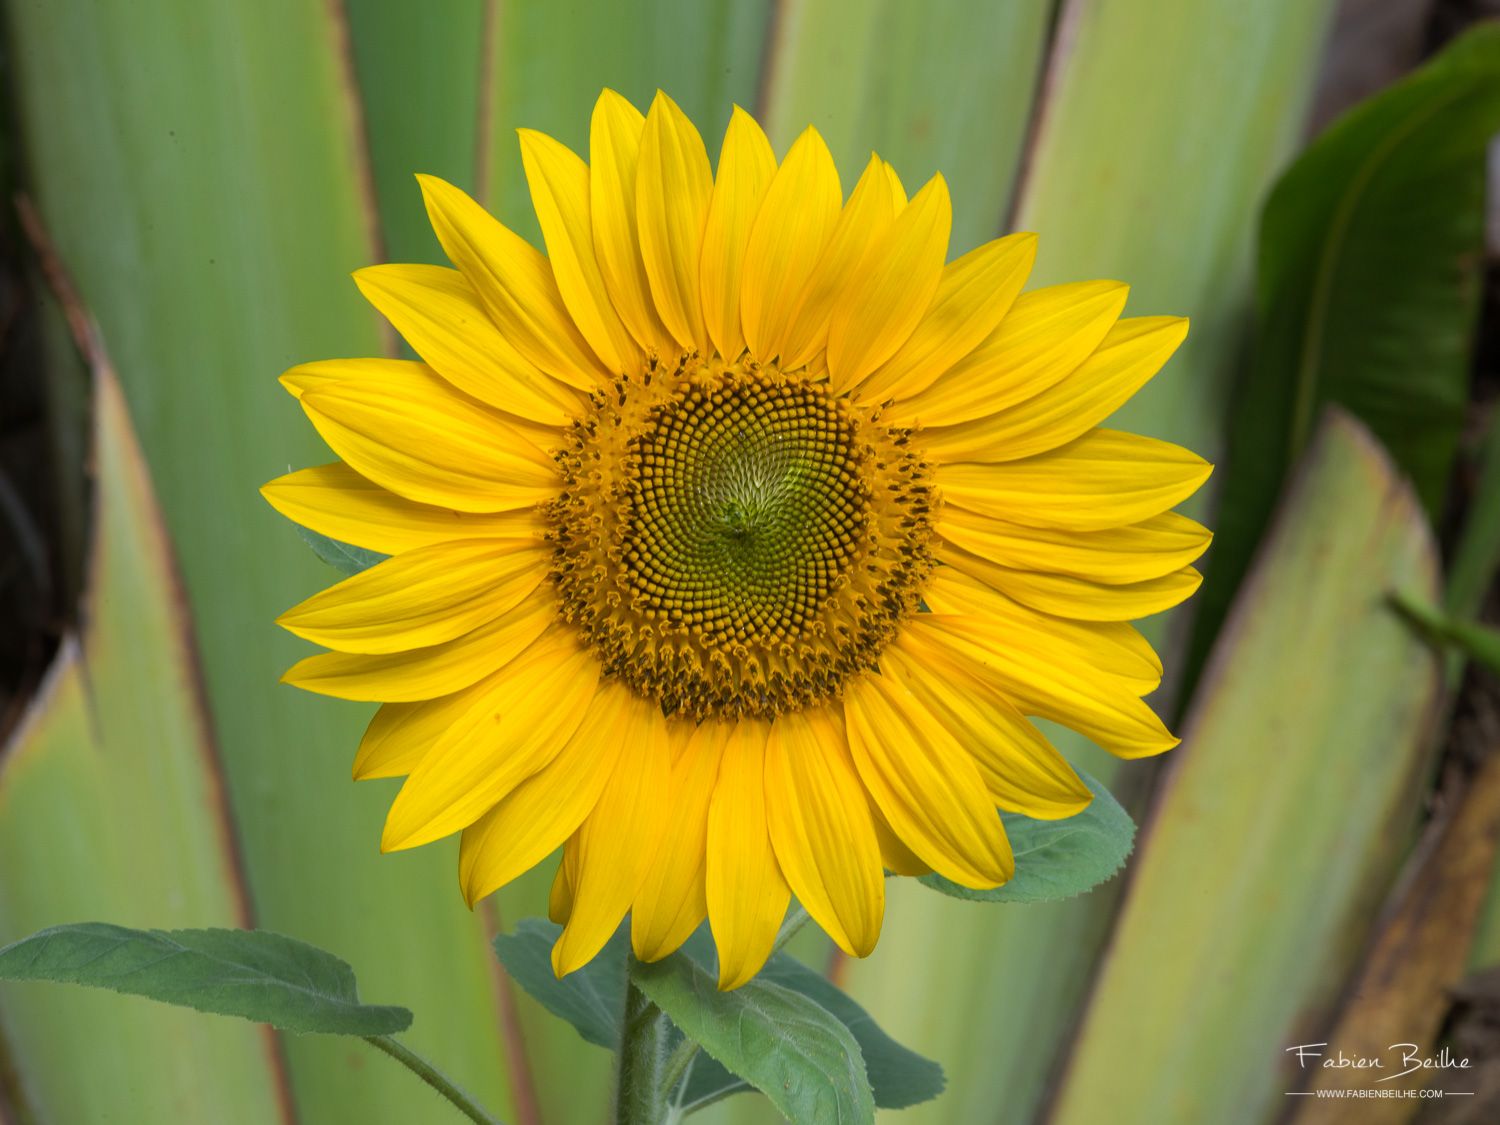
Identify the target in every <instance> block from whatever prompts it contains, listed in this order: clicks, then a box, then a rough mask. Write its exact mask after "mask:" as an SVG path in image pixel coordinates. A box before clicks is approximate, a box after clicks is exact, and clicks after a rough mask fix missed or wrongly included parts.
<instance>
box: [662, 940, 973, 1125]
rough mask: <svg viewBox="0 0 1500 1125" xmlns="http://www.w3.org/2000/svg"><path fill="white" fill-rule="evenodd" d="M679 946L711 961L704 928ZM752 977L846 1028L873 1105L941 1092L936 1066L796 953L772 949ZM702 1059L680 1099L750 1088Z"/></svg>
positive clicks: (702, 961) (696, 1102)
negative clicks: (787, 992)
mask: <svg viewBox="0 0 1500 1125" xmlns="http://www.w3.org/2000/svg"><path fill="white" fill-rule="evenodd" d="M682 952H683V953H684V954H686V955H687V956H689V957H690V958H691V959H692V960H693V961H694V962H696V963H697V964H698V965H701V966H703V967H704V968H705V969H707V968H710V967H712V966H713V965H714V964H715V960H714V949H713V941H712V939H711V938H710V937H709V935H708V933H707V931H705V930H699V931H698V933H696V934H694V935H693V937H692V938H690V939H689V940H688V942H687V944H686V945H684V946H683V948H682ZM757 979H759V980H765V981H770V982H771V983H772V984H778V985H780V986H781V987H783V988H788V989H791V990H792V991H793V992H797V993H800V994H801V995H803V996H806V997H807V998H808V999H809V1000H812V1001H813V1002H814V1003H816V1004H817V1005H818V1006H819V1007H821V1008H823V1009H824V1010H825V1011H827V1012H828V1013H829V1014H830V1015H832V1016H833V1017H834V1018H835V1019H837V1020H838V1021H839V1022H840V1023H842V1024H843V1025H844V1026H845V1027H847V1028H848V1029H849V1032H850V1034H851V1035H853V1036H854V1039H855V1041H856V1042H857V1043H858V1044H859V1049H860V1053H861V1054H862V1055H863V1056H864V1060H865V1071H866V1073H867V1075H868V1077H869V1080H870V1090H871V1093H872V1094H873V1096H874V1098H875V1105H876V1106H877V1107H878V1108H880V1109H905V1108H906V1107H907V1106H912V1105H916V1104H917V1103H919V1102H925V1101H929V1100H931V1099H932V1098H935V1097H937V1096H938V1095H939V1094H941V1093H942V1092H943V1085H944V1081H943V1068H942V1067H941V1066H939V1065H938V1064H937V1063H935V1062H933V1061H932V1060H931V1059H927V1058H923V1057H922V1056H921V1055H919V1054H917V1053H916V1052H915V1051H913V1050H911V1049H910V1048H907V1047H903V1046H902V1045H901V1044H900V1043H897V1042H896V1041H895V1040H894V1039H892V1038H891V1037H890V1036H889V1035H887V1034H886V1033H885V1032H884V1031H882V1030H881V1028H880V1025H879V1024H877V1023H876V1022H875V1020H874V1019H873V1018H871V1016H870V1013H869V1012H867V1011H865V1010H864V1009H863V1008H861V1007H860V1006H859V1005H858V1004H857V1003H855V1002H854V1001H853V1000H852V999H851V998H850V997H849V995H848V994H847V993H845V992H844V991H843V990H842V989H840V988H839V987H838V986H837V985H835V984H834V983H833V982H832V981H830V980H829V979H828V978H827V977H825V976H823V974H822V973H819V972H816V971H814V970H813V969H810V968H808V967H807V966H806V965H804V964H803V963H802V962H801V961H798V960H797V959H796V958H795V957H791V956H788V955H787V954H785V953H777V954H775V955H774V956H772V958H771V959H770V960H769V961H767V962H766V967H765V968H764V969H762V970H761V971H760V975H759V977H758V978H757ZM709 1061H711V1060H709ZM704 1064H705V1060H702V1059H700V1060H698V1061H697V1062H695V1063H694V1066H693V1070H692V1072H691V1073H690V1075H689V1078H688V1083H687V1094H686V1097H685V1098H684V1099H683V1101H684V1105H685V1106H702V1105H705V1104H707V1103H708V1102H709V1101H714V1100H717V1099H718V1098H720V1097H724V1096H727V1095H729V1094H732V1093H738V1092H740V1091H741V1090H746V1089H749V1087H748V1086H746V1085H745V1084H744V1083H743V1082H742V1081H740V1080H739V1079H736V1078H734V1077H733V1076H732V1075H730V1074H729V1073H728V1072H727V1071H724V1070H723V1069H722V1067H720V1066H719V1065H718V1064H717V1063H714V1064H713V1065H712V1066H706V1065H704Z"/></svg>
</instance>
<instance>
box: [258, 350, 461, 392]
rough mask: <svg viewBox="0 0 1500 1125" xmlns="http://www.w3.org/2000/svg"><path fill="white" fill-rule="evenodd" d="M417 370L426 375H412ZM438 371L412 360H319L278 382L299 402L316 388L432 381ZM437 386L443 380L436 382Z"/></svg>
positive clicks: (299, 366) (300, 366)
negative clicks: (350, 383) (335, 385)
mask: <svg viewBox="0 0 1500 1125" xmlns="http://www.w3.org/2000/svg"><path fill="white" fill-rule="evenodd" d="M413 371H417V372H421V373H423V374H420V375H415V376H414V375H413V374H412V372H413ZM436 375H437V372H435V371H433V370H432V368H430V367H428V366H427V365H426V364H423V363H415V362H413V361H412V360H409V359H372V358H360V359H320V360H316V361H315V362H313V363H299V364H297V366H296V367H292V368H288V369H287V370H286V371H284V372H282V374H281V378H280V379H278V380H277V382H279V383H280V384H281V385H282V386H283V387H285V388H286V389H287V392H288V393H289V394H290V395H291V396H292V397H293V398H295V399H297V400H298V401H301V399H302V396H303V394H305V393H306V392H307V391H310V390H313V389H315V388H317V387H331V386H332V385H333V384H335V383H344V382H348V381H350V380H354V381H355V382H360V383H378V382H395V383H398V384H399V383H401V382H402V381H406V382H410V381H411V380H412V379H413V378H422V377H426V378H429V379H433V377H434V376H436ZM433 382H434V383H435V384H437V385H441V384H442V380H441V378H436V379H433Z"/></svg>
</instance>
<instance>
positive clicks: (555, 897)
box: [547, 841, 573, 926]
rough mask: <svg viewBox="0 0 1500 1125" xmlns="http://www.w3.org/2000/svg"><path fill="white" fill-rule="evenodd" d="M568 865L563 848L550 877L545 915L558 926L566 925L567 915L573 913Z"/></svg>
mask: <svg viewBox="0 0 1500 1125" xmlns="http://www.w3.org/2000/svg"><path fill="white" fill-rule="evenodd" d="M571 842H572V841H569V843H571ZM570 866H571V865H570V864H569V863H568V853H567V851H566V850H565V851H564V852H563V857H562V860H561V862H559V863H558V865H557V874H555V875H554V876H553V877H552V890H551V892H550V893H549V894H548V895H547V917H548V918H550V919H551V920H552V921H554V922H556V923H557V924H558V925H559V926H562V925H566V924H567V921H568V916H569V915H570V914H572V913H573V885H572V882H571V881H570V880H571V872H570V871H569V870H568V869H569V867H570Z"/></svg>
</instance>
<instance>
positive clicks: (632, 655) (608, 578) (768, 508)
mask: <svg viewBox="0 0 1500 1125" xmlns="http://www.w3.org/2000/svg"><path fill="white" fill-rule="evenodd" d="M907 436H908V435H907V432H906V431H903V430H895V429H891V428H887V427H882V426H880V425H879V424H878V423H877V422H876V421H875V419H874V418H873V417H863V418H862V417H860V416H858V415H857V414H856V413H855V412H854V410H853V409H852V408H851V407H850V404H849V403H848V402H847V400H844V399H841V398H836V397H834V396H833V395H831V394H830V393H829V391H828V389H827V386H826V384H822V383H817V382H812V381H809V380H807V379H805V378H803V377H801V376H797V375H793V376H788V375H783V374H782V373H781V372H779V371H778V370H776V369H775V368H774V367H761V366H756V365H753V364H749V363H746V364H741V365H735V366H726V365H725V364H723V363H722V362H720V361H717V360H715V361H713V362H711V363H703V362H701V361H699V360H698V359H697V358H696V357H684V359H683V360H682V361H681V362H679V363H678V364H677V365H676V367H675V368H674V369H672V370H668V369H667V368H666V367H665V366H663V365H661V364H657V363H653V364H652V365H651V366H650V367H649V368H648V370H647V371H645V372H644V373H643V374H642V375H641V376H639V377H635V378H630V377H625V378H621V379H619V380H618V381H617V383H616V386H615V388H614V391H613V393H609V394H600V395H597V396H596V397H595V399H594V401H593V403H592V406H591V409H590V411H589V412H588V414H587V415H586V416H585V417H583V418H580V419H579V420H578V421H577V422H576V423H575V424H574V427H573V431H572V434H571V439H570V442H569V446H568V448H567V449H565V450H564V452H563V453H562V455H561V462H562V468H563V473H564V476H565V478H566V480H567V487H566V488H565V489H564V491H563V492H562V494H561V495H560V497H559V498H558V500H556V501H555V502H553V503H552V504H551V505H549V507H548V517H549V520H550V523H551V525H552V532H553V541H554V543H555V547H556V551H555V565H554V571H553V579H554V582H555V583H556V585H557V588H558V591H559V593H560V595H561V597H562V606H563V614H564V616H565V617H566V618H567V619H568V620H570V621H572V622H573V623H574V624H576V625H577V626H578V627H579V628H580V629H581V631H582V632H583V634H584V636H585V637H586V639H587V640H588V641H589V642H590V643H591V644H592V645H593V646H594V648H595V649H596V651H597V652H598V654H599V657H600V659H601V661H602V662H603V663H604V666H605V671H606V673H607V674H613V675H617V676H620V677H621V678H622V679H624V680H625V681H626V682H627V683H629V684H630V685H631V686H633V687H634V688H636V690H638V691H641V692H642V693H644V694H646V695H648V696H650V697H652V698H655V699H658V700H660V701H661V703H662V705H663V707H664V708H666V709H667V710H668V711H673V712H675V711H682V712H685V713H687V714H690V715H692V716H693V717H695V718H704V717H706V716H710V715H718V716H726V717H729V716H739V715H755V716H765V715H773V714H777V713H780V712H782V711H785V710H788V709H795V708H798V707H803V706H807V705H809V704H812V703H815V702H818V701H821V700H824V699H827V698H830V697H832V696H834V695H836V694H837V693H838V691H839V689H840V687H841V686H842V683H843V681H844V679H845V678H846V677H847V676H849V675H850V674H852V673H853V672H855V671H859V670H863V669H865V668H869V667H872V666H873V665H874V662H875V660H876V658H877V657H878V655H879V653H880V651H881V649H883V648H884V647H885V645H886V643H887V642H888V641H889V640H890V638H891V637H892V636H893V635H894V633H895V629H896V626H897V624H898V623H899V621H900V619H901V618H903V617H904V616H905V615H906V614H908V613H910V612H912V611H914V609H915V608H916V604H917V599H918V595H919V592H920V586H921V584H922V582H923V580H925V578H926V576H927V574H928V573H929V572H930V570H931V567H932V557H931V554H930V550H929V547H928V540H929V537H930V534H931V510H930V509H931V486H930V482H929V479H928V476H929V474H928V471H927V466H926V465H925V463H923V462H922V460H921V459H920V457H919V456H918V455H917V454H916V453H915V452H913V451H912V450H911V449H910V448H909V447H908V444H907Z"/></svg>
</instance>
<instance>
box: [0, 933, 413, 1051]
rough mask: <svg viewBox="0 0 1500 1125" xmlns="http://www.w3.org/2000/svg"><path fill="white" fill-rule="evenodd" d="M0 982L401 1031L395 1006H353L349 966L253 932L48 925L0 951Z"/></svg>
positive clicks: (321, 1026) (311, 1023)
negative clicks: (75, 987) (89, 989)
mask: <svg viewBox="0 0 1500 1125" xmlns="http://www.w3.org/2000/svg"><path fill="white" fill-rule="evenodd" d="M0 979H3V980H37V981H58V982H61V983H67V984H86V985H92V986H93V987H95V988H109V989H113V990H114V991H115V992H127V993H130V994H131V995H134V996H145V997H148V998H150V999H152V1000H160V1001H162V1002H163V1003H166V1004H177V1005H179V1006H181V1007H186V1008H197V1009H198V1010H199V1011H200V1012H214V1013H217V1014H219V1015H224V1016H241V1017H243V1018H245V1019H247V1020H257V1021H259V1022H261V1023H268V1024H270V1025H271V1026H272V1027H278V1028H281V1029H282V1030H283V1031H311V1032H323V1033H326V1034H330V1035H391V1034H393V1033H395V1032H398V1031H405V1030H406V1029H407V1028H408V1027H410V1026H411V1013H410V1012H408V1011H407V1010H406V1009H405V1008H395V1007H388V1006H385V1005H372V1004H361V1003H360V1002H359V995H358V993H357V991H356V989H355V985H354V972H353V970H352V969H350V968H349V966H348V965H346V964H345V963H344V962H343V961H340V960H339V959H338V958H337V957H335V956H333V954H331V953H325V952H324V951H323V950H321V949H317V948H315V947H314V946H311V945H307V944H306V943H304V942H300V941H294V940H293V939H291V938H289V937H283V936H281V935H280V934H272V933H267V932H265V931H263V930H131V929H127V928H125V927H124V926H112V925H109V924H108V923H105V922H79V923H76V924H74V925H68V926H53V927H52V928H51V929H47V930H42V931H41V932H40V933H35V934H32V935H31V936H30V937H27V938H22V939H21V940H20V941H18V942H16V943H14V944H13V945H8V946H6V947H5V948H4V949H0Z"/></svg>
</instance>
